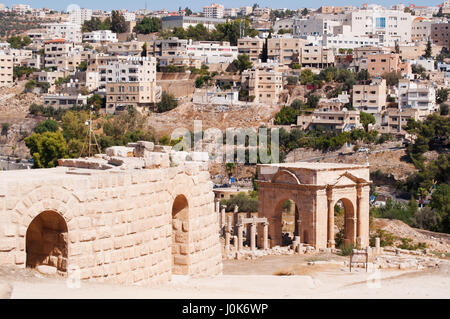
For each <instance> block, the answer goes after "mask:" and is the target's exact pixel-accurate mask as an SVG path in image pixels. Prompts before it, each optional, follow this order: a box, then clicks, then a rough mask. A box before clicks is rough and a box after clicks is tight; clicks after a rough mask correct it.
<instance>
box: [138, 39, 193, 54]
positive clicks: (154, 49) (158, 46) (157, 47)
mask: <svg viewBox="0 0 450 319" xmlns="http://www.w3.org/2000/svg"><path fill="white" fill-rule="evenodd" d="M187 45H188V40H186V39H178V38H177V37H172V38H168V39H155V40H152V41H148V42H147V55H151V56H154V57H163V56H185V55H187Z"/></svg>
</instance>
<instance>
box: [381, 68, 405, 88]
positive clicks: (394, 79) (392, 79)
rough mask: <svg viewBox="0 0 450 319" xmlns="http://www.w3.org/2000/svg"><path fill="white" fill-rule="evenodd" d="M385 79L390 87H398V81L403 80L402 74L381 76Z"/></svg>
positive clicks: (392, 73)
mask: <svg viewBox="0 0 450 319" xmlns="http://www.w3.org/2000/svg"><path fill="white" fill-rule="evenodd" d="M381 77H382V78H383V79H386V85H388V86H396V85H397V84H398V80H400V79H401V78H402V75H401V73H400V72H395V71H392V72H386V73H383V74H382V75H381Z"/></svg>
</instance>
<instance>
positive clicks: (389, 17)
mask: <svg viewBox="0 0 450 319" xmlns="http://www.w3.org/2000/svg"><path fill="white" fill-rule="evenodd" d="M412 20H413V19H412V16H411V14H410V13H407V12H403V11H398V10H386V9H384V8H383V7H381V6H378V5H369V6H367V7H366V8H362V9H360V10H357V11H352V12H350V13H348V14H347V18H346V21H345V22H344V24H345V25H351V32H352V34H353V35H361V36H368V35H369V36H375V37H378V38H379V40H380V44H382V45H385V46H393V45H394V44H395V42H407V41H411V25H412Z"/></svg>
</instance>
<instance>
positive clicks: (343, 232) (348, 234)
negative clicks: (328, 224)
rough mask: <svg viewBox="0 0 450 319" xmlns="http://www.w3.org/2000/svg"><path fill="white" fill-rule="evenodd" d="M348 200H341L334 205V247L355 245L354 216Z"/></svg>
mask: <svg viewBox="0 0 450 319" xmlns="http://www.w3.org/2000/svg"><path fill="white" fill-rule="evenodd" d="M354 213H355V211H354V208H353V204H352V202H351V201H350V200H349V199H346V198H341V199H339V200H338V201H337V202H336V204H335V205H334V234H335V244H336V247H340V246H343V245H351V244H356V216H355V214H354Z"/></svg>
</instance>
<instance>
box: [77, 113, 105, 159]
mask: <svg viewBox="0 0 450 319" xmlns="http://www.w3.org/2000/svg"><path fill="white" fill-rule="evenodd" d="M93 108H94V106H93V105H91V107H90V110H89V121H86V122H85V123H84V124H85V125H86V126H89V131H88V134H87V136H86V139H87V142H88V157H91V151H92V146H94V145H95V146H97V150H98V152H99V153H101V152H102V151H101V149H100V146H99V145H98V143H97V138H96V137H95V133H93V132H92V109H93ZM92 137H94V142H95V144H92ZM85 146H86V142H85V143H84V145H83V148H82V149H81V153H80V157H81V156H82V155H83V151H84V148H85ZM92 155H94V154H92Z"/></svg>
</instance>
